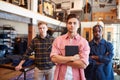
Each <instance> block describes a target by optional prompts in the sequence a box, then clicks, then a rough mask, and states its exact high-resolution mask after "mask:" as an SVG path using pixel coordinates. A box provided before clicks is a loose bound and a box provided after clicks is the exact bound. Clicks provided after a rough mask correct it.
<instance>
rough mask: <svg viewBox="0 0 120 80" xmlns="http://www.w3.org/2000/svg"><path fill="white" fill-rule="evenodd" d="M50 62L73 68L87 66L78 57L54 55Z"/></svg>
mask: <svg viewBox="0 0 120 80" xmlns="http://www.w3.org/2000/svg"><path fill="white" fill-rule="evenodd" d="M51 59H52V61H53V62H55V63H58V64H66V65H68V66H72V67H75V68H86V67H87V65H86V64H85V63H84V62H82V61H81V60H80V57H79V55H78V54H77V55H74V56H61V55H54V56H52V57H51Z"/></svg>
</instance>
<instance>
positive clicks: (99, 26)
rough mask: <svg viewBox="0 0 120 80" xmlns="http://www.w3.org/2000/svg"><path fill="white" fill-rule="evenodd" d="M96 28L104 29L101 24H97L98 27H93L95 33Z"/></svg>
mask: <svg viewBox="0 0 120 80" xmlns="http://www.w3.org/2000/svg"><path fill="white" fill-rule="evenodd" d="M96 27H98V28H99V29H103V27H102V26H101V25H100V24H97V25H95V26H93V32H94V29H95V28H96Z"/></svg>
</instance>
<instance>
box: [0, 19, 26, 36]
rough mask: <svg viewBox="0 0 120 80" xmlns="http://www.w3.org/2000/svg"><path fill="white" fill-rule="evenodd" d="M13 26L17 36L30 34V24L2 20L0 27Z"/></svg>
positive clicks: (0, 20)
mask: <svg viewBox="0 0 120 80" xmlns="http://www.w3.org/2000/svg"><path fill="white" fill-rule="evenodd" d="M3 25H11V26H13V28H14V29H15V30H16V32H17V34H28V24H25V23H20V22H15V21H9V20H4V19H0V26H3Z"/></svg>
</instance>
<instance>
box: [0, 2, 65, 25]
mask: <svg viewBox="0 0 120 80" xmlns="http://www.w3.org/2000/svg"><path fill="white" fill-rule="evenodd" d="M34 5H35V4H34ZM36 5H37V4H36ZM0 11H4V12H8V13H12V14H15V15H19V16H23V17H27V18H31V19H32V20H36V21H44V22H47V23H49V24H53V25H56V26H65V23H64V22H61V21H58V20H56V19H53V18H50V17H47V16H44V15H42V14H40V13H37V12H35V11H32V10H28V9H25V8H22V7H19V6H16V5H13V4H11V3H7V2H4V1H0ZM0 16H1V15H0Z"/></svg>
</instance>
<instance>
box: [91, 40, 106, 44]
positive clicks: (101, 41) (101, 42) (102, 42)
mask: <svg viewBox="0 0 120 80" xmlns="http://www.w3.org/2000/svg"><path fill="white" fill-rule="evenodd" d="M92 44H96V42H95V40H94V39H93V41H92ZM99 44H105V40H104V39H101V40H100V42H99Z"/></svg>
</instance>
